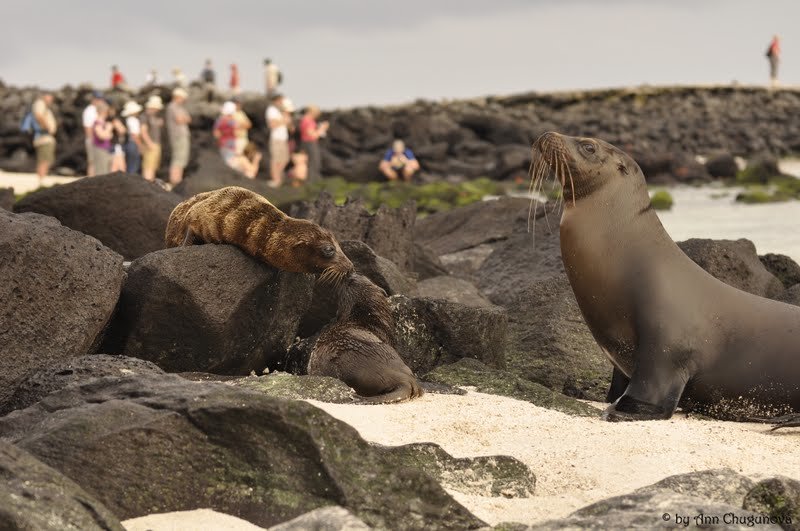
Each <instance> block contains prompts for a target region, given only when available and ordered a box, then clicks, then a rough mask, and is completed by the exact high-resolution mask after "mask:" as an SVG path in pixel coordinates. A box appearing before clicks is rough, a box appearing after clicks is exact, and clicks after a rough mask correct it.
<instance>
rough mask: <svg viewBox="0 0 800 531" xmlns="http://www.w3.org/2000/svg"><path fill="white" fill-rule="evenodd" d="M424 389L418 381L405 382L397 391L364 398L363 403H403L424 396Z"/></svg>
mask: <svg viewBox="0 0 800 531" xmlns="http://www.w3.org/2000/svg"><path fill="white" fill-rule="evenodd" d="M422 393H423V391H422V389H421V388H420V387H419V384H418V383H417V381H416V379H415V380H414V381H413V383H412V382H403V383H402V384H400V385H398V386H397V388H396V389H394V390H392V391H390V392H388V393H384V394H382V395H377V396H362V397H360V398H361V402H362V403H364V404H391V403H392V402H403V401H405V400H410V399H412V398H417V397H419V396H422Z"/></svg>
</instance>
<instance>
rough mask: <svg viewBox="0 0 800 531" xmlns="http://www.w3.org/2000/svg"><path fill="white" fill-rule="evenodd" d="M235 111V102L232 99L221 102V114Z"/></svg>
mask: <svg viewBox="0 0 800 531" xmlns="http://www.w3.org/2000/svg"><path fill="white" fill-rule="evenodd" d="M235 112H236V104H235V103H233V102H232V101H226V102H225V103H223V104H222V114H225V115H228V114H233V113H235Z"/></svg>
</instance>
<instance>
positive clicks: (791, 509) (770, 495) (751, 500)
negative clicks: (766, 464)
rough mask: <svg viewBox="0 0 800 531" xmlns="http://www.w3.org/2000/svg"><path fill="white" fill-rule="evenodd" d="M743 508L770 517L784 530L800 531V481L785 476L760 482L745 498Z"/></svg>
mask: <svg viewBox="0 0 800 531" xmlns="http://www.w3.org/2000/svg"><path fill="white" fill-rule="evenodd" d="M743 507H744V508H745V509H747V510H748V511H753V512H754V513H761V514H766V515H769V516H770V517H771V518H774V519H775V520H776V521H777V522H778V523H779V524H781V527H783V529H787V530H796V529H800V481H797V480H795V479H792V478H787V477H785V476H778V477H775V478H769V479H765V480H762V481H759V482H758V484H757V485H755V486H754V487H753V488H752V489H750V491H749V492H748V493H747V495H746V496H745V498H744V504H743Z"/></svg>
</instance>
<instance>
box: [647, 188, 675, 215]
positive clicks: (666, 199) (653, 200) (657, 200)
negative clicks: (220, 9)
mask: <svg viewBox="0 0 800 531" xmlns="http://www.w3.org/2000/svg"><path fill="white" fill-rule="evenodd" d="M673 203H674V200H673V199H672V195H671V194H670V193H669V192H667V191H666V190H656V191H655V193H653V195H652V197H650V204H651V205H652V207H653V208H654V209H656V210H669V209H670V208H672V205H673Z"/></svg>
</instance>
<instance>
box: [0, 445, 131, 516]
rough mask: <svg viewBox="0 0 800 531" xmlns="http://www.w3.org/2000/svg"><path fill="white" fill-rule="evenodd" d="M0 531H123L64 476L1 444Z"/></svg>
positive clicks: (94, 500)
mask: <svg viewBox="0 0 800 531" xmlns="http://www.w3.org/2000/svg"><path fill="white" fill-rule="evenodd" d="M0 471H2V476H3V481H0V529H8V530H17V529H19V530H27V529H30V530H37V531H67V530H74V531H84V530H85V531H95V530H96V531H124V528H123V527H122V524H121V523H120V522H119V520H117V517H116V516H114V515H113V514H111V511H109V510H108V509H106V507H105V506H104V505H103V504H102V503H100V502H99V501H97V499H95V498H94V497H93V496H91V495H90V494H89V493H87V492H86V491H85V490H83V489H82V488H81V487H80V486H79V485H78V484H77V483H75V482H74V481H72V480H71V479H69V478H68V477H66V476H65V475H64V474H62V473H61V472H59V471H57V470H54V469H53V468H50V467H49V466H47V465H45V464H44V463H42V462H41V461H39V460H38V459H36V458H35V457H33V456H32V455H31V454H29V453H28V452H25V451H24V450H21V449H19V448H17V447H16V446H13V445H11V444H8V443H6V442H3V441H0Z"/></svg>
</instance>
